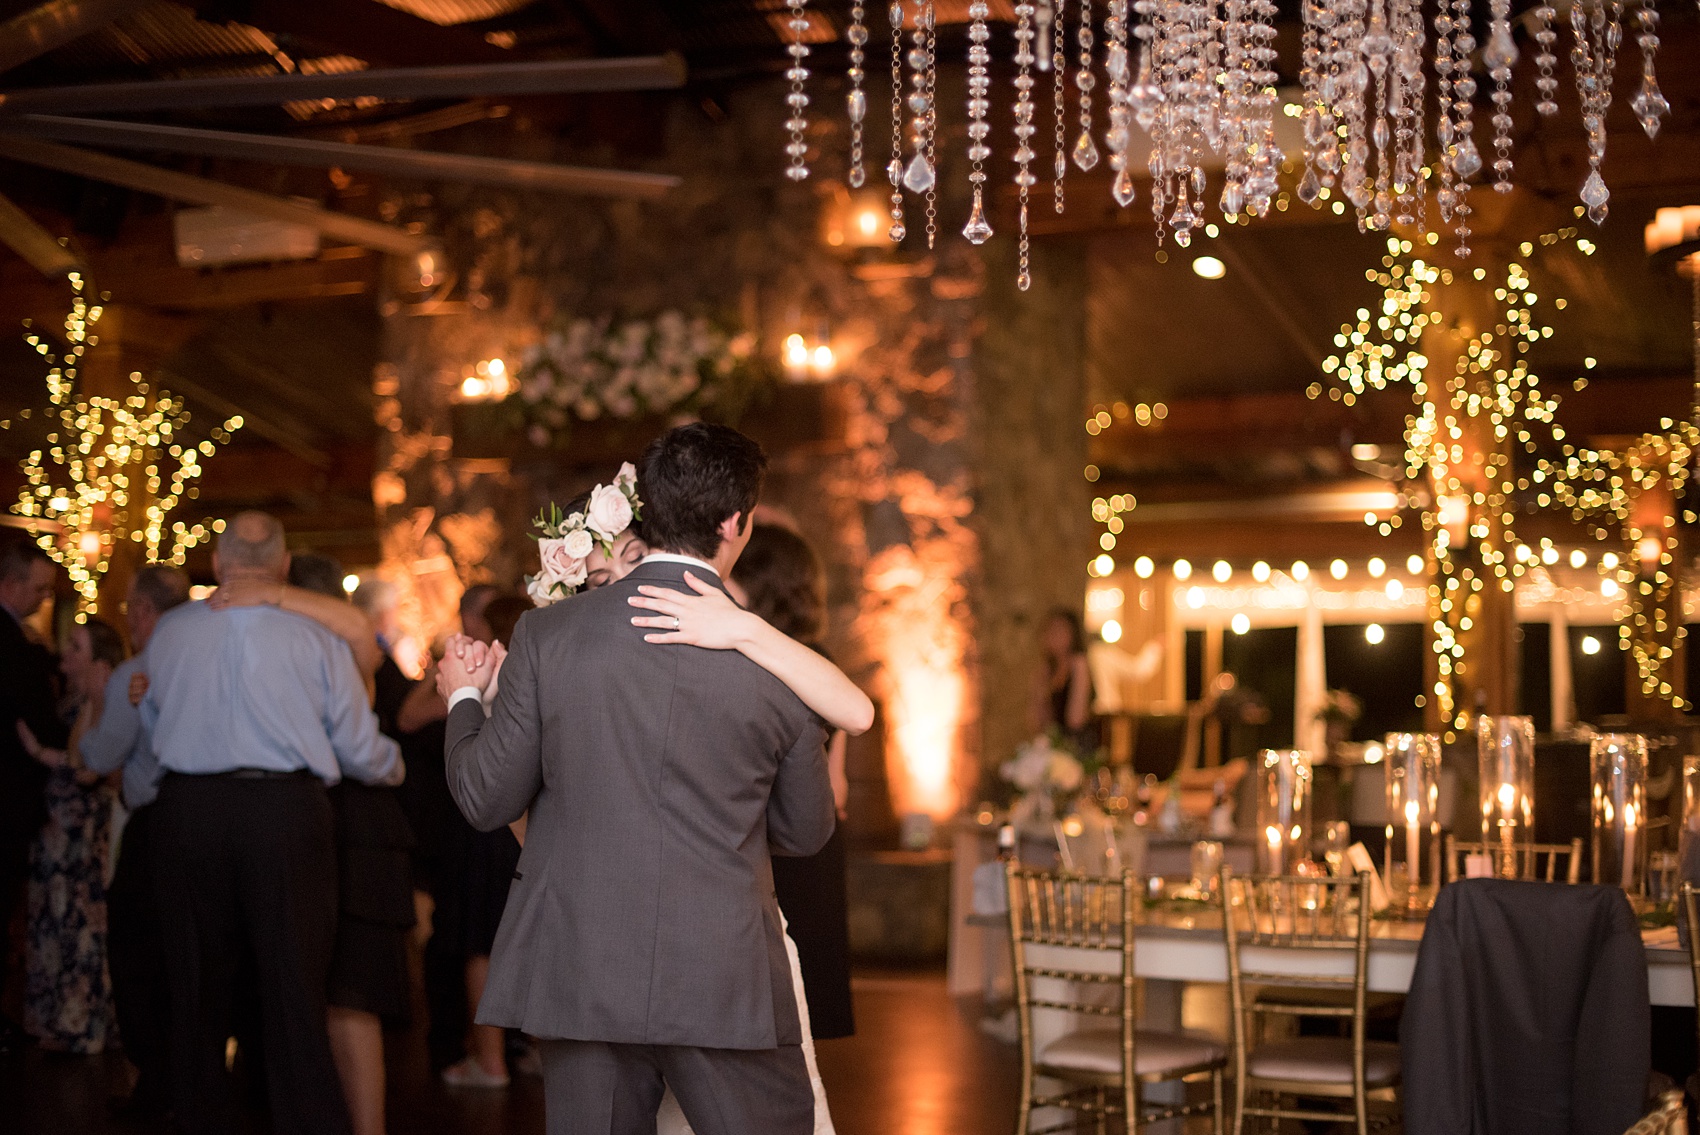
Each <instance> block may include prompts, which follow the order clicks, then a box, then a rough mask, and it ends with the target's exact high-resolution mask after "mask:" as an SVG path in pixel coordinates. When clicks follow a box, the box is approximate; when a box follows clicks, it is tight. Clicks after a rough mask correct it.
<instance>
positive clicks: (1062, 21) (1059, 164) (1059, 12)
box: [1041, 0, 1068, 213]
mask: <svg viewBox="0 0 1700 1135" xmlns="http://www.w3.org/2000/svg"><path fill="white" fill-rule="evenodd" d="M1048 2H1049V0H1046V2H1045V3H1042V4H1041V7H1045V6H1047V5H1048ZM1065 2H1066V0H1056V3H1055V6H1054V7H1052V9H1051V21H1050V23H1051V67H1050V69H1051V71H1052V72H1053V74H1052V85H1051V111H1052V113H1053V114H1054V115H1055V116H1056V153H1055V156H1054V157H1053V158H1052V159H1051V178H1052V200H1053V204H1054V205H1055V207H1056V210H1057V212H1059V213H1061V212H1062V211H1063V177H1064V175H1066V174H1067V173H1068V78H1067V71H1068V50H1067V47H1066V46H1065V44H1066V42H1067V39H1068V32H1067V29H1066V26H1065V25H1066V24H1067V23H1068V21H1067V19H1066V18H1065V17H1066V15H1067V13H1066V11H1065V10H1064V8H1063V4H1064V3H1065ZM1041 22H1043V17H1041Z"/></svg>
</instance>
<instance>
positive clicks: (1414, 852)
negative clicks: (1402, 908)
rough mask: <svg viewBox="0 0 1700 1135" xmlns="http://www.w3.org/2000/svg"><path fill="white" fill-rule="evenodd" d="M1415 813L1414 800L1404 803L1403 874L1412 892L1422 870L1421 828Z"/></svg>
mask: <svg viewBox="0 0 1700 1135" xmlns="http://www.w3.org/2000/svg"><path fill="white" fill-rule="evenodd" d="M1417 812H1418V808H1417V802H1416V801H1415V800H1407V801H1405V872H1406V874H1407V875H1409V876H1410V880H1411V884H1410V885H1411V890H1412V891H1413V892H1414V891H1415V890H1416V889H1417V884H1418V882H1420V881H1421V876H1422V870H1421V868H1420V866H1419V864H1420V863H1421V862H1422V855H1421V851H1420V846H1421V840H1422V828H1421V827H1420V826H1419V824H1418V823H1417Z"/></svg>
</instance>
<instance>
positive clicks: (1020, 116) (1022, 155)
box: [1015, 4, 1038, 292]
mask: <svg viewBox="0 0 1700 1135" xmlns="http://www.w3.org/2000/svg"><path fill="white" fill-rule="evenodd" d="M1034 11H1035V9H1034V6H1033V5H1032V4H1017V5H1016V6H1015V186H1016V193H1017V195H1018V196H1019V197H1020V200H1021V221H1020V231H1021V235H1020V240H1019V242H1018V256H1019V261H1020V267H1019V268H1018V269H1017V272H1016V277H1015V286H1016V287H1017V288H1020V289H1021V290H1022V291H1024V292H1025V291H1026V290H1027V289H1028V288H1029V287H1031V286H1032V283H1033V276H1032V273H1031V272H1030V271H1029V269H1030V264H1029V262H1028V251H1029V245H1028V239H1027V197H1028V193H1029V192H1030V191H1031V190H1032V188H1033V185H1034V183H1035V182H1036V181H1037V180H1038V179H1037V178H1035V177H1034V176H1033V171H1032V170H1030V169H1028V168H1027V167H1028V164H1029V163H1031V162H1032V161H1033V158H1034V154H1033V146H1032V145H1031V143H1032V141H1033V132H1034V130H1035V129H1037V128H1036V127H1035V126H1034V125H1033V64H1034V63H1035V62H1036V61H1037V60H1036V57H1035V56H1034V54H1033V40H1034V38H1035V34H1036V33H1035V32H1034V30H1033V16H1034Z"/></svg>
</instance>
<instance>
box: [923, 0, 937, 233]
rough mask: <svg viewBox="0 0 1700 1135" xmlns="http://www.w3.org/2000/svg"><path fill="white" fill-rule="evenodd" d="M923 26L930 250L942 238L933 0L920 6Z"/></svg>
mask: <svg viewBox="0 0 1700 1135" xmlns="http://www.w3.org/2000/svg"><path fill="white" fill-rule="evenodd" d="M921 25H922V29H923V30H924V31H925V33H926V42H925V50H926V53H927V71H926V86H925V88H923V89H924V91H925V93H926V96H927V110H926V130H925V135H924V136H925V139H926V144H925V153H926V155H927V188H926V190H925V193H926V196H927V247H928V248H931V247H933V242H934V241H936V240H937V239H938V235H939V179H938V172H937V171H938V133H939V98H938V96H939V37H938V12H937V10H936V9H935V8H934V7H933V0H924V3H922V5H921Z"/></svg>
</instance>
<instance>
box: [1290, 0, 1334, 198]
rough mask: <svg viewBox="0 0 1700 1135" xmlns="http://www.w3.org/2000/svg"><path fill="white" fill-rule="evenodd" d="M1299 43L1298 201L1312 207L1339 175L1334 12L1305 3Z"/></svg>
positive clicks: (1321, 5) (1316, 2) (1317, 3)
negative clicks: (1301, 162)
mask: <svg viewBox="0 0 1700 1135" xmlns="http://www.w3.org/2000/svg"><path fill="white" fill-rule="evenodd" d="M1302 14H1303V17H1304V24H1303V30H1302V32H1301V35H1300V40H1299V59H1300V69H1299V83H1300V87H1301V90H1302V92H1303V93H1302V95H1301V99H1302V105H1303V107H1304V110H1303V112H1302V113H1301V117H1300V120H1299V121H1300V126H1301V128H1302V130H1303V131H1304V146H1305V172H1304V175H1303V176H1302V177H1300V178H1299V187H1298V195H1299V200H1300V201H1303V202H1304V203H1305V204H1306V205H1311V204H1314V203H1315V202H1316V201H1317V199H1318V198H1320V197H1321V196H1322V191H1323V190H1324V189H1328V188H1331V187H1332V186H1333V185H1334V178H1335V175H1336V174H1338V173H1339V172H1340V142H1339V138H1338V137H1337V135H1336V134H1335V121H1334V113H1333V109H1332V108H1333V102H1334V98H1333V95H1334V91H1335V90H1336V89H1337V87H1338V85H1339V81H1340V78H1339V61H1338V57H1337V56H1336V54H1335V49H1334V31H1333V29H1334V9H1333V8H1331V7H1329V5H1327V4H1326V3H1323V2H1321V0H1305V4H1304V7H1303V12H1302Z"/></svg>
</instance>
